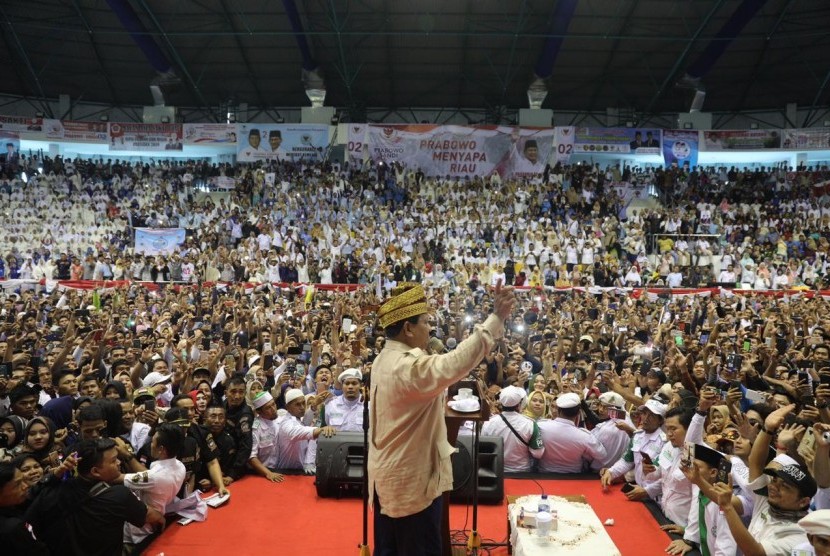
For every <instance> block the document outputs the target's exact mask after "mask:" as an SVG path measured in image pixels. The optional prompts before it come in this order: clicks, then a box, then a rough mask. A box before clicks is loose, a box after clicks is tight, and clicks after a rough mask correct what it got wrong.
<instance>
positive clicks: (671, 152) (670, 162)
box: [663, 129, 699, 168]
mask: <svg viewBox="0 0 830 556" xmlns="http://www.w3.org/2000/svg"><path fill="white" fill-rule="evenodd" d="M698 142H699V132H697V131H694V130H689V129H667V130H665V131H663V160H664V161H665V163H666V167H670V166H680V167H683V166H686V165H688V166H689V168H694V167H696V166H697V158H698V151H699V145H698Z"/></svg>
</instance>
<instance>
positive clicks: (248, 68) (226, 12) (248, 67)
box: [219, 0, 268, 107]
mask: <svg viewBox="0 0 830 556" xmlns="http://www.w3.org/2000/svg"><path fill="white" fill-rule="evenodd" d="M219 4H220V5H221V6H222V13H223V14H224V16H225V20H226V21H227V22H228V26H229V27H230V28H231V29H232V30H233V31H236V26H235V25H234V23H233V18H232V17H231V11H230V10H229V9H228V3H227V2H226V0H219ZM233 39H234V42H235V43H236V47H237V48H238V49H239V56H240V57H241V58H242V63H243V64H245V72H246V73H247V74H248V76H249V78H250V82H251V85H253V87H254V92H255V93H256V97H257V100H258V101H259V105H260V106H263V107H264V106H268V103H267V102H265V97H264V96H263V95H262V90H261V89H260V88H259V80H258V79H257V78H256V74H255V73H254V67H253V66H252V65H251V61H250V59H249V58H248V51H247V50H245V47H244V46H242V39H241V38H240V36H239V35H238V34H237V33H235V32H234V35H233Z"/></svg>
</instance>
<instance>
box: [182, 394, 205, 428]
mask: <svg viewBox="0 0 830 556" xmlns="http://www.w3.org/2000/svg"><path fill="white" fill-rule="evenodd" d="M187 395H188V396H190V399H191V400H193V407H194V409H195V410H196V421H197V422H198V423H199V424H200V425H201V424H203V423H204V418H205V410H206V409H207V406H208V401H207V397H206V396H205V393H204V392H202V391H201V390H191V391H190V392H188V393H187Z"/></svg>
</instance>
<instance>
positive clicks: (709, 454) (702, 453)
mask: <svg viewBox="0 0 830 556" xmlns="http://www.w3.org/2000/svg"><path fill="white" fill-rule="evenodd" d="M723 458H724V455H723V454H721V453H720V452H718V451H717V450H713V449H712V448H710V447H709V446H705V445H703V444H697V445H695V459H697V460H700V461H702V462H703V463H705V464H706V465H708V466H709V467H717V466H718V465H720V462H721V460H722V459H723Z"/></svg>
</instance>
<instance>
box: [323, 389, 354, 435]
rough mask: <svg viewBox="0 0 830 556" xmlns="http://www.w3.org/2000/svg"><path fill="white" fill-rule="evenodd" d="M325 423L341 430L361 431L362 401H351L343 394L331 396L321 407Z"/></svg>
mask: <svg viewBox="0 0 830 556" xmlns="http://www.w3.org/2000/svg"><path fill="white" fill-rule="evenodd" d="M323 411H324V414H325V425H330V426H332V427H334V428H335V429H337V430H338V431H343V432H363V402H362V401H361V398H358V399H356V400H354V401H352V402H350V401H349V400H347V399H346V398H344V397H343V396H337V397H335V398H331V399H330V400H329V401H328V402H326V405H325V406H324V408H323Z"/></svg>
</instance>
